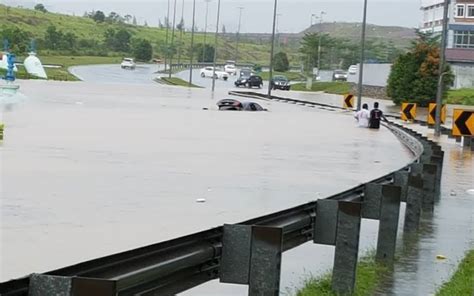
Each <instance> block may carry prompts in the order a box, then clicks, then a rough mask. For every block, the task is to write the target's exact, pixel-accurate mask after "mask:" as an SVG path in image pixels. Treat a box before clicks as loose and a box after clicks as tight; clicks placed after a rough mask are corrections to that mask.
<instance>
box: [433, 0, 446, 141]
mask: <svg viewBox="0 0 474 296" xmlns="http://www.w3.org/2000/svg"><path fill="white" fill-rule="evenodd" d="M448 10H449V0H444V12H443V35H442V36H441V48H440V52H439V79H438V90H437V92H436V116H435V136H436V137H439V136H440V135H441V104H442V103H443V76H444V75H445V74H446V73H444V68H445V65H444V64H445V55H446V39H447V34H448Z"/></svg>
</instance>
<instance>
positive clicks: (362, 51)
mask: <svg viewBox="0 0 474 296" xmlns="http://www.w3.org/2000/svg"><path fill="white" fill-rule="evenodd" d="M366 22H367V0H364V17H363V21H362V36H361V40H360V62H359V84H358V85H357V111H359V110H360V109H361V105H362V84H363V83H364V60H365V24H366Z"/></svg>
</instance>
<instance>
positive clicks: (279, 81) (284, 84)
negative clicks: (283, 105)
mask: <svg viewBox="0 0 474 296" xmlns="http://www.w3.org/2000/svg"><path fill="white" fill-rule="evenodd" d="M270 84H271V87H272V89H281V90H290V87H291V86H290V81H288V78H286V76H283V75H276V76H273V78H272V80H271V81H270Z"/></svg>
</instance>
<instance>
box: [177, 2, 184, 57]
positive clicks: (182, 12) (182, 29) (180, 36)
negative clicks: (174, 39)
mask: <svg viewBox="0 0 474 296" xmlns="http://www.w3.org/2000/svg"><path fill="white" fill-rule="evenodd" d="M179 23H180V30H179V47H178V65H180V64H181V48H182V46H183V31H184V0H183V2H181V21H180V22H179ZM181 25H182V26H181Z"/></svg>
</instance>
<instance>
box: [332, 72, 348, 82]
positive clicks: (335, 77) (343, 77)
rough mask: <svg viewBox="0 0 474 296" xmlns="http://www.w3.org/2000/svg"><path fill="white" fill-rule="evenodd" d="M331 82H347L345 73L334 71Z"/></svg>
mask: <svg viewBox="0 0 474 296" xmlns="http://www.w3.org/2000/svg"><path fill="white" fill-rule="evenodd" d="M332 80H333V81H346V80H347V72H346V71H344V70H339V69H338V70H334V73H333V74H332Z"/></svg>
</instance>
